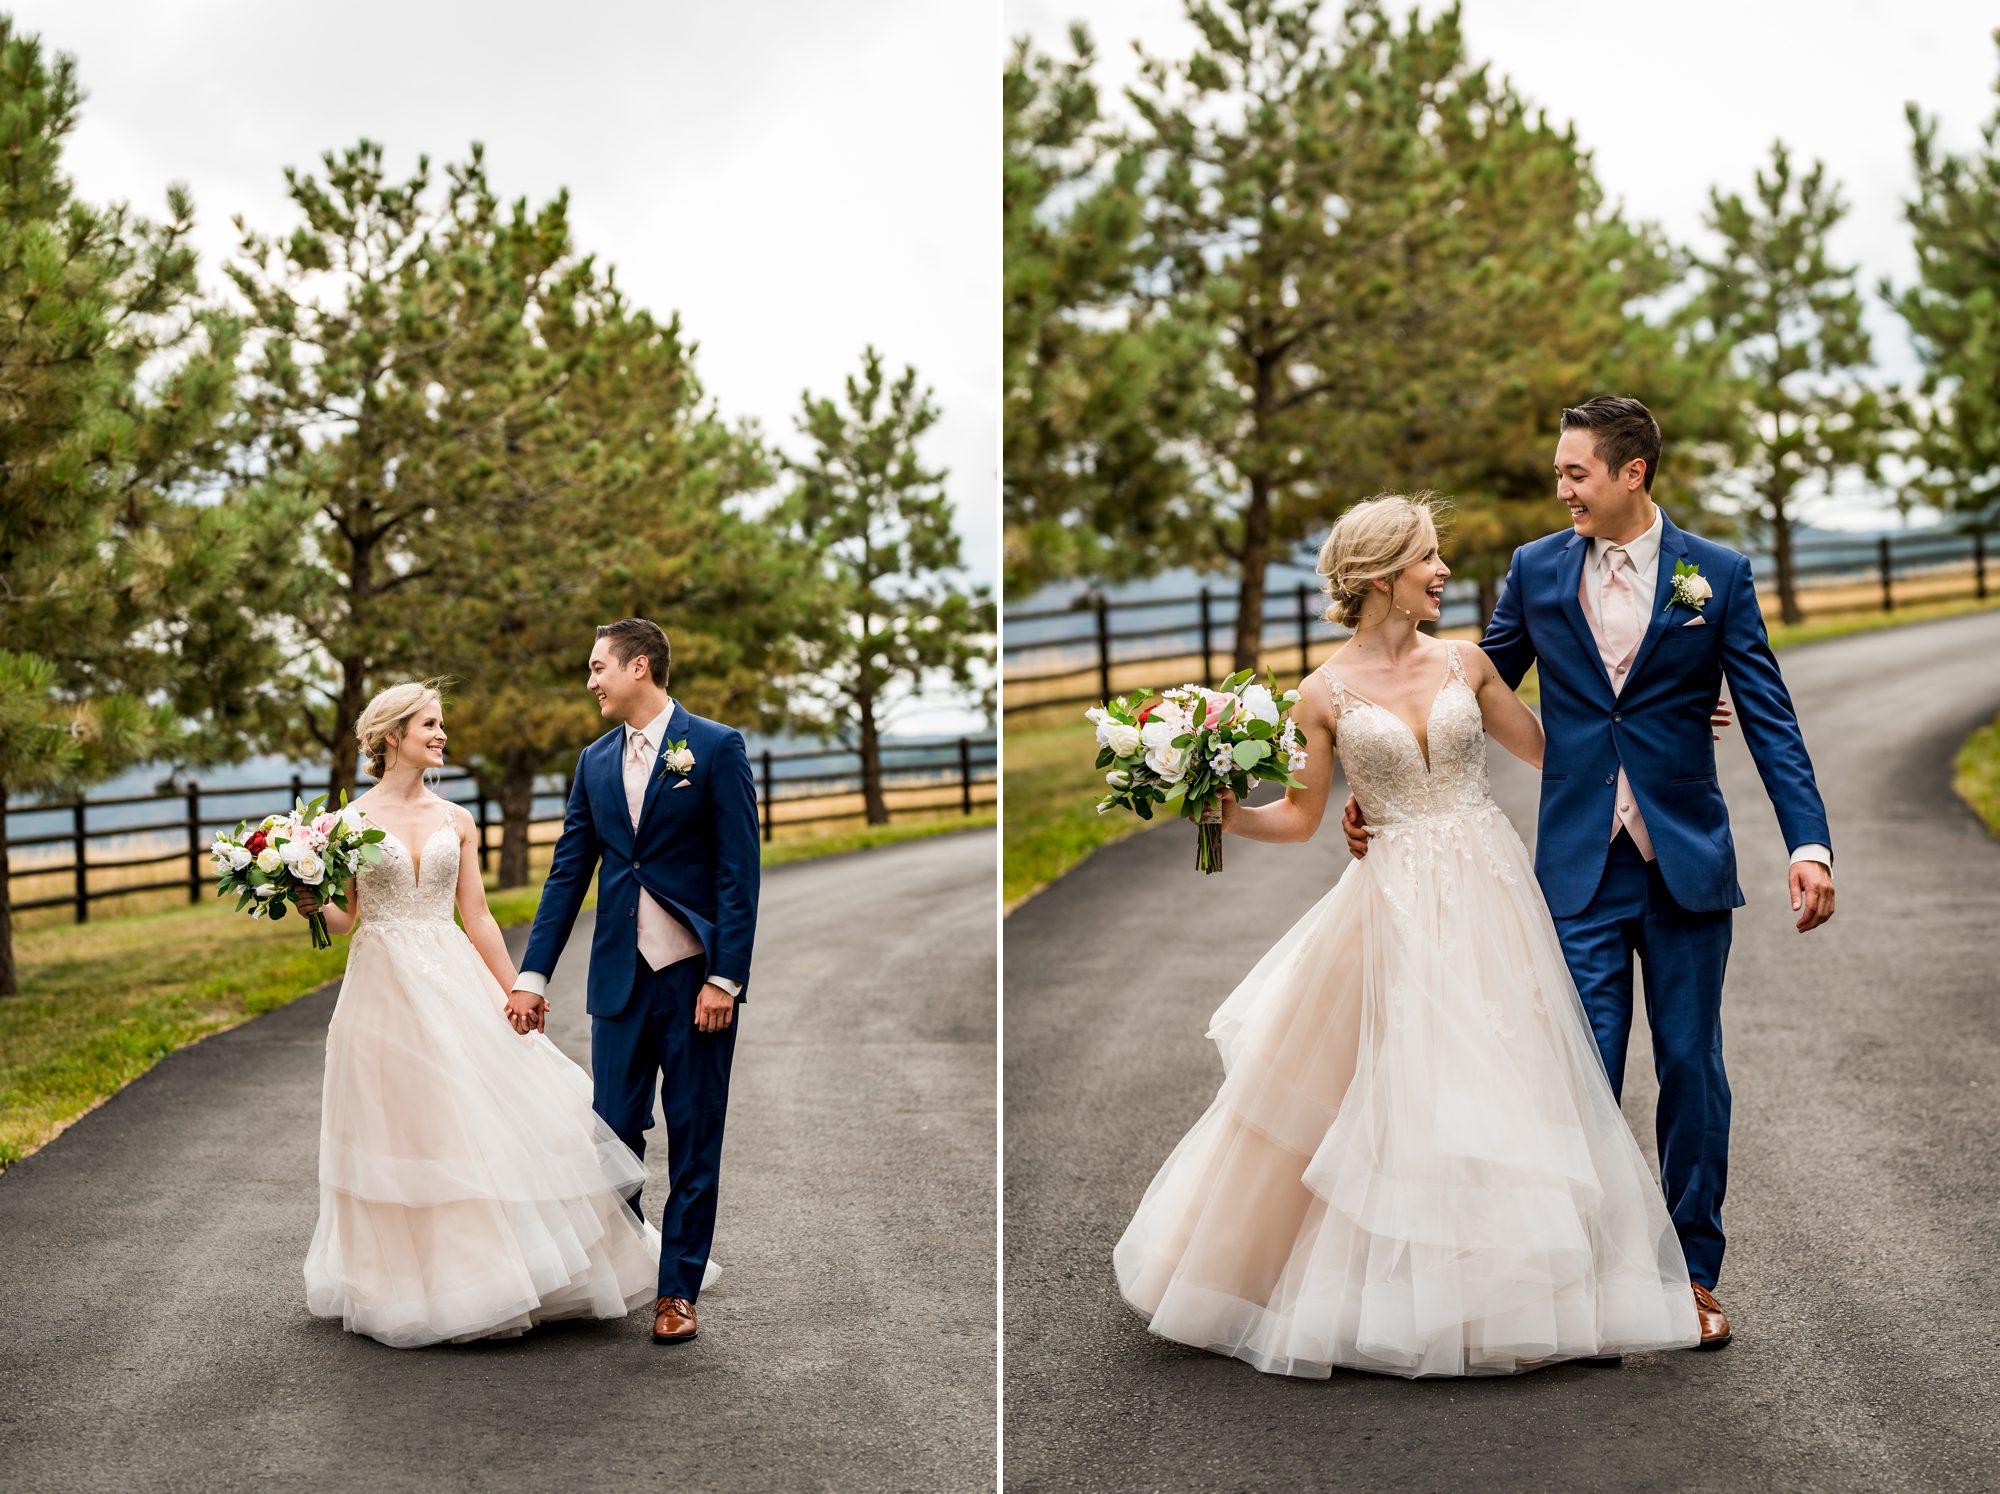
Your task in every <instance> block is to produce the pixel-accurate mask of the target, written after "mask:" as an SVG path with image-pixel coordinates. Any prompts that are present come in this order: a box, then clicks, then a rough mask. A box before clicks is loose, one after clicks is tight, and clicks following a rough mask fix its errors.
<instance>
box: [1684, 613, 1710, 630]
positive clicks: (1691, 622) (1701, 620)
mask: <svg viewBox="0 0 2000 1494" xmlns="http://www.w3.org/2000/svg"><path fill="white" fill-rule="evenodd" d="M1707 621H1708V619H1707V618H1705V617H1703V616H1702V615H1701V614H1700V613H1699V612H1697V613H1696V614H1695V615H1694V616H1693V617H1691V618H1689V619H1688V620H1687V621H1686V622H1684V623H1682V624H1681V626H1682V627H1684V628H1699V627H1701V626H1702V625H1704V624H1705V623H1706V622H1707Z"/></svg>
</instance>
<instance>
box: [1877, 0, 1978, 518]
mask: <svg viewBox="0 0 2000 1494" xmlns="http://www.w3.org/2000/svg"><path fill="white" fill-rule="evenodd" d="M1994 40H1995V41H1996V42H2000V30H1996V31H1995V32H1994ZM1994 89H1995V93H1996V94H2000V78H1996V79H1995V83H1994ZM1907 114H1908V118H1909V121H1910V132H1911V137H1912V139H1911V155H1912V158H1913V160H1914V162H1915V166H1916V173H1917V195H1916V197H1915V199H1914V200H1912V201H1911V202H1909V203H1908V204H1907V205H1906V206H1905V209H1904V215H1905V217H1907V218H1908V220H1909V223H1910V228H1911V232H1912V236H1913V238H1914V240H1915V249H1916V255H1917V282H1916V284H1915V285H1913V286H1911V287H1910V288H1908V289H1907V290H1905V291H1904V292H1902V294H1901V295H1897V294H1896V293H1895V291H1894V290H1893V289H1892V288H1891V287H1890V286H1888V285H1887V284H1886V283H1885V284H1884V285H1883V287H1882V293H1883V295H1884V296H1885V297H1887V298H1888V299H1889V300H1890V301H1891V302H1892V304H1894V305H1895V307H1896V309H1897V310H1899V311H1900V312H1902V314H1903V316H1904V318H1905V320H1907V321H1908V323H1909V326H1910V331H1911V332H1912V333H1913V334H1914V336H1915V338H1916V344H1917V350H1918V353H1919V355H1920V356H1921V357H1922V359H1923V366H1924V377H1923V382H1922V385H1921V387H1920V390H1919V394H1920V395H1921V402H1920V404H1919V408H1918V418H1917V420H1916V422H1915V426H1916V435H1917V440H1916V448H1915V452H1914V455H1915V456H1916V457H1917V458H1918V459H1919V460H1920V461H1921V462H1922V464H1923V469H1924V470H1923V474H1922V476H1921V478H1920V479H1919V480H1918V482H1917V483H1916V484H1915V489H1916V494H1915V495H1916V496H1917V497H1920V498H1922V499H1923V500H1924V501H1927V502H1929V503H1930V504H1932V505H1933V506H1935V507H1937V508H1940V509H1943V510H1945V511H1947V512H1957V513H1961V514H1964V515H1966V516H1968V519H1969V521H1970V522H1972V523H1974V524H1976V525H1979V526H1981V527H1988V526H1992V525H1994V524H2000V107H1996V108H1995V110H1994V112H1993V114H1992V115H1991V116H1990V117H1989V118H1988V119H1987V121H1986V123H1985V125H1984V126H1983V127H1982V128H1981V131H1980V135H1981V139H1982V141H1983V143H1984V148H1983V149H1981V150H1975V151H1970V152H1967V153H1966V154H1964V155H1958V154H1954V153H1952V152H1949V151H1944V150H1940V149H1939V147H1938V143H1937V121H1936V119H1926V118H1925V117H1924V115H1923V112H1922V111H1921V110H1920V109H1919V108H1918V107H1917V105H1915V104H1911V105H1909V106H1908V109H1907Z"/></svg>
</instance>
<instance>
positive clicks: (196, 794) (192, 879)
mask: <svg viewBox="0 0 2000 1494" xmlns="http://www.w3.org/2000/svg"><path fill="white" fill-rule="evenodd" d="M188 901H189V902H190V903H199V902H200V901H201V785H200V784H199V783H197V782H196V781H195V780H194V779H192V778H190V779H189V780H188Z"/></svg>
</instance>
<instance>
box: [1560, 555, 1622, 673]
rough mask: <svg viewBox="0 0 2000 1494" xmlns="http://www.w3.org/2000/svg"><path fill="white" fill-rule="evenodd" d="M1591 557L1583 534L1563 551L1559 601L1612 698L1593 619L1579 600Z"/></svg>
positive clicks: (1579, 641) (1592, 666) (1577, 638)
mask: <svg viewBox="0 0 2000 1494" xmlns="http://www.w3.org/2000/svg"><path fill="white" fill-rule="evenodd" d="M1589 553H1590V541H1589V540H1587V539H1585V538H1584V537H1583V536H1582V535H1580V534H1572V535H1570V537H1569V543H1568V544H1567V545H1565V546H1564V547H1563V554H1562V559H1561V560H1560V561H1558V562H1557V564H1556V601H1557V603H1558V604H1560V605H1561V607H1562V613H1563V616H1564V617H1566V618H1568V619H1569V625H1570V627H1571V628H1572V629H1573V630H1574V631H1575V633H1576V641H1577V642H1578V643H1580V644H1582V645H1583V651H1584V652H1585V653H1586V654H1588V655H1590V667H1591V669H1592V671H1593V672H1594V673H1595V674H1596V675H1597V678H1598V679H1599V680H1601V681H1603V683H1604V691H1605V693H1606V694H1607V695H1609V694H1611V693H1613V692H1612V689H1611V676H1610V675H1608V674H1606V673H1605V672H1604V654H1603V652H1602V651H1601V650H1600V649H1599V648H1598V646H1597V635H1596V634H1595V633H1593V632H1591V631H1590V619H1589V618H1587V617H1585V616H1584V615H1583V603H1582V601H1581V600H1579V597H1578V593H1579V592H1580V591H1581V589H1582V586H1583V561H1584V557H1585V556H1586V555H1588V554H1589Z"/></svg>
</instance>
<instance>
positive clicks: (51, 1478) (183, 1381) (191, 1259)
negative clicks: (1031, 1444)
mask: <svg viewBox="0 0 2000 1494" xmlns="http://www.w3.org/2000/svg"><path fill="white" fill-rule="evenodd" d="M994 850H995V848H994V835H993V832H992V831H990V830H981V831H972V832H966V833H961V834H953V835H945V836H940V837H937V838H935V839H931V840H924V841H917V842H912V843H910V844H907V845H902V846H897V847H893V848H888V849H883V850H877V851H868V852H863V853H860V854H857V855H850V856H842V857H836V858H832V859H828V860H824V861H815V862H806V863H802V864H798V865H794V866H790V867H785V868H781V869H778V870H775V871H773V872H770V873H768V874H767V875H766V877H765V880H764V891H763V900H762V912H761V919H760V928H759V938H758V943H757V958H756V979H755V982H754V985H753V987H752V989H751V993H750V1001H749V1003H748V1004H747V1005H746V1006H745V1007H744V1008H743V1009H742V1018H741V1020H742V1022H743V1027H742V1031H741V1034H740V1037H739V1040H738V1043H737V1048H736V1061H735V1073H734V1076H733V1080H732V1084H731V1095H730V1107H729V1133H728V1141H727V1145H726V1147H725V1151H724V1160H723V1180H722V1192H721V1199H722V1203H721V1217H720V1221H719V1226H718V1232H717V1237H716V1245H715V1252H716V1258H717V1260H719V1261H720V1262H722V1263H723V1266H724V1274H723V1276H722V1278H721V1279H720V1280H719V1281H718V1282H717V1283H716V1285H715V1286H714V1287H712V1288H710V1289H709V1290H708V1291H706V1292H704V1293H703V1294H702V1300H701V1325H702V1333H701V1337H700V1338H699V1339H698V1340H696V1341H695V1342H694V1343H692V1344H688V1345H684V1346H677V1347H673V1348H656V1347H654V1345H653V1344H652V1343H651V1342H650V1339H649V1336H648V1335H649V1330H650V1327H651V1320H650V1317H649V1316H648V1315H646V1314H644V1313H634V1314H632V1315H630V1316H629V1317H627V1318H625V1319H623V1320H621V1321H615V1322H607V1323H595V1324H556V1325H551V1326H549V1327H547V1328H542V1329H537V1330H536V1331H534V1332H532V1333H530V1334H528V1335H527V1336H526V1337H524V1338H520V1339H515V1340H510V1341H504V1342H496V1343H491V1344H482V1345H470V1346H463V1347H450V1346H446V1347H440V1348H434V1349H423V1350H397V1349H389V1348H385V1347H383V1346H382V1345H380V1344H377V1343H375V1342H374V1341H373V1340H371V1339H366V1338H359V1337H355V1336H352V1335H349V1334H347V1333H344V1332H343V1331H342V1330H341V1328H340V1326H339V1324H337V1323H327V1322H321V1321H319V1320H317V1319H315V1318H313V1317H311V1316H309V1315H308V1314H307V1312H306V1307H305V1291H304V1283H303V1279H302V1277H301V1274H300V1267H301V1263H302V1261H303V1259H304V1255H305V1250H306V1244H307V1241H308V1240H309V1239H310V1238H311V1234H312V1228H313V1220H314V1216H315V1211H316V1208H317V1192H316V1189H317V1182H316V1178H317V1171H316V1169H317V1165H318V1163H317V1159H318V1124H319V1096H320V1080H321V1067H322V1055H323V1051H324V1048H323V1044H324V1036H325V1028H326V1022H327V1018H328V1016H329V1014H330V1013H331V1010H332V1004H333V1003H332V993H331V992H330V991H327V992H321V993H318V994H316V995H314V996H311V997H308V998H306V999H304V1000H301V1001H299V1002H296V1003H294V1004H293V1005H291V1006H289V1007H286V1008H285V1009H283V1010H281V1011H277V1012H274V1013H272V1014H270V1015H269V1016H266V1017H263V1018H260V1019H259V1020H257V1021H255V1022H252V1023H249V1024H248V1025H246V1026H244V1027H240V1028H237V1029H236V1030H234V1031H232V1032H228V1033H224V1034H222V1035H220V1036H218V1037H215V1038H211V1039H209V1040H208V1041H206V1042H203V1043H200V1044H197V1045H196V1046H194V1047H192V1048H189V1049H186V1050H184V1051H182V1052H180V1053H177V1054H174V1055H173V1056H172V1057H170V1058H168V1059H167V1060H166V1061H165V1062H163V1063H161V1064H160V1065H158V1066H157V1067H156V1068H155V1069H154V1070H153V1071H152V1072H151V1073H149V1074H147V1075H146V1076H145V1077H144V1078H142V1079H140V1080H139V1081H138V1082H137V1083H135V1084H133V1085H132V1086H130V1087H129V1088H128V1089H127V1090H125V1091H124V1092H123V1093H121V1094H119V1095H118V1096H117V1097H116V1098H114V1099H113V1100H112V1101H111V1102H110V1103H109V1104H107V1105H105V1106H104V1107H103V1108H101V1109H100V1110H98V1111H96V1112H94V1113H93V1114H91V1115H89V1116H87V1117H85V1118H84V1119H83V1120H82V1121H80V1122H79V1123H78V1124H77V1125H75V1126H74V1127H72V1128H71V1129H70V1130H69V1131H67V1132H65V1133H64V1134H63V1135H61V1136H59V1137H57V1138H56V1140H55V1141H54V1142H53V1143H51V1144H50V1145H49V1146H48V1147H46V1148H45V1149H44V1150H43V1151H41V1152H39V1153H37V1154H36V1155H35V1156H33V1157H30V1158H29V1159H28V1160H27V1161H25V1162H23V1163H21V1164H19V1165H18V1166H16V1167H14V1168H12V1169H10V1170H9V1171H8V1172H7V1173H6V1174H5V1175H4V1176H0V1262H4V1263H3V1264H0V1488H4V1489H6V1490H10V1491H12V1490H20V1491H29V1490H33V1491H37V1494H40V1491H58V1490H72V1489H118V1490H127V1489H200V1490H222V1489H260V1490H261V1489H270V1488H279V1487H291V1488H309V1489H315V1490H318V1489H367V1490H394V1489H419V1488H421V1489H424V1490H461V1489H465V1490H471V1489H479V1490H511V1489H524V1490H526V1489H532V1490H536V1491H552V1490H563V1489H584V1488H591V1489H601V1488H615V1487H626V1488H640V1487H647V1488H670V1489H675V1490H738V1489H745V1490H760V1491H761V1490H770V1489H839V1490H855V1489H913V1490H914V1489H922V1490H935V1489H967V1490H971V1489H986V1488H991V1486H992V1468H993V1461H994V1451H993V1443H994V1399H995V1397H994V1294H993V1239H994V1183H993V1159H994V1145H995V1141H994V1119H995V1116H994V1084H993V1074H994V1026H995V1024H994V1004H995V1003H994V986H995V947H994V946H995V933H994V913H993V909H994V896H995V892H994V872H993V867H994ZM588 917H589V915H587V914H586V915H585V920H584V921H580V922H579V926H578V928H577V930H576V932H575V933H574V934H573V935H572V937H571V939H570V943H569V951H568V953H567V955H566V956H565V958H564V960H563V963H562V965H561V967H560V968H559V969H558V970H557V972H556V977H555V985H554V1001H555V1015H554V1017H553V1019H552V1021H551V1023H550V1028H549V1031H550V1035H551V1036H552V1037H553V1038H555V1039H556V1041H557V1042H559V1043H560V1044H561V1045H562V1046H563V1048H564V1049H565V1050H566V1051H568V1052H569V1053H570V1054H571V1055H572V1056H574V1057H576V1058H577V1059H578V1060H579V1061H583V1060H585V1059H586V1058H587V1056H588V1051H589V1041H588V1029H587V1022H588V1019H587V1018H586V1017H585V1016H584V1014H583V997H582V990H583V978H584V972H585V968H586V965H587V963H588V957H589V944H590V935H589V930H588V928H587V927H585V926H584V923H585V922H587V920H588ZM525 934H526V931H525V930H519V931H517V932H516V934H515V935H514V937H513V938H512V939H511V940H510V943H511V945H512V947H513V948H514V949H515V951H516V953H517V955H518V952H519V949H520V947H521V945H522V944H523V943H524V942H525ZM661 1134H663V1133H661ZM665 1151H666V1148H665V1145H664V1143H660V1144H658V1145H656V1146H655V1147H653V1148H652V1149H651V1152H650V1160H651V1161H652V1163H653V1173H654V1181H653V1183H652V1184H650V1185H649V1186H648V1189H647V1203H648V1213H649V1214H650V1215H651V1216H652V1217H653V1218H654V1219H655V1220H656V1221H657V1219H658V1217H659V1201H660V1197H661V1194H660V1193H659V1191H658V1190H659V1187H660V1179H661V1176H662V1174H663V1172H664V1168H665Z"/></svg>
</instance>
